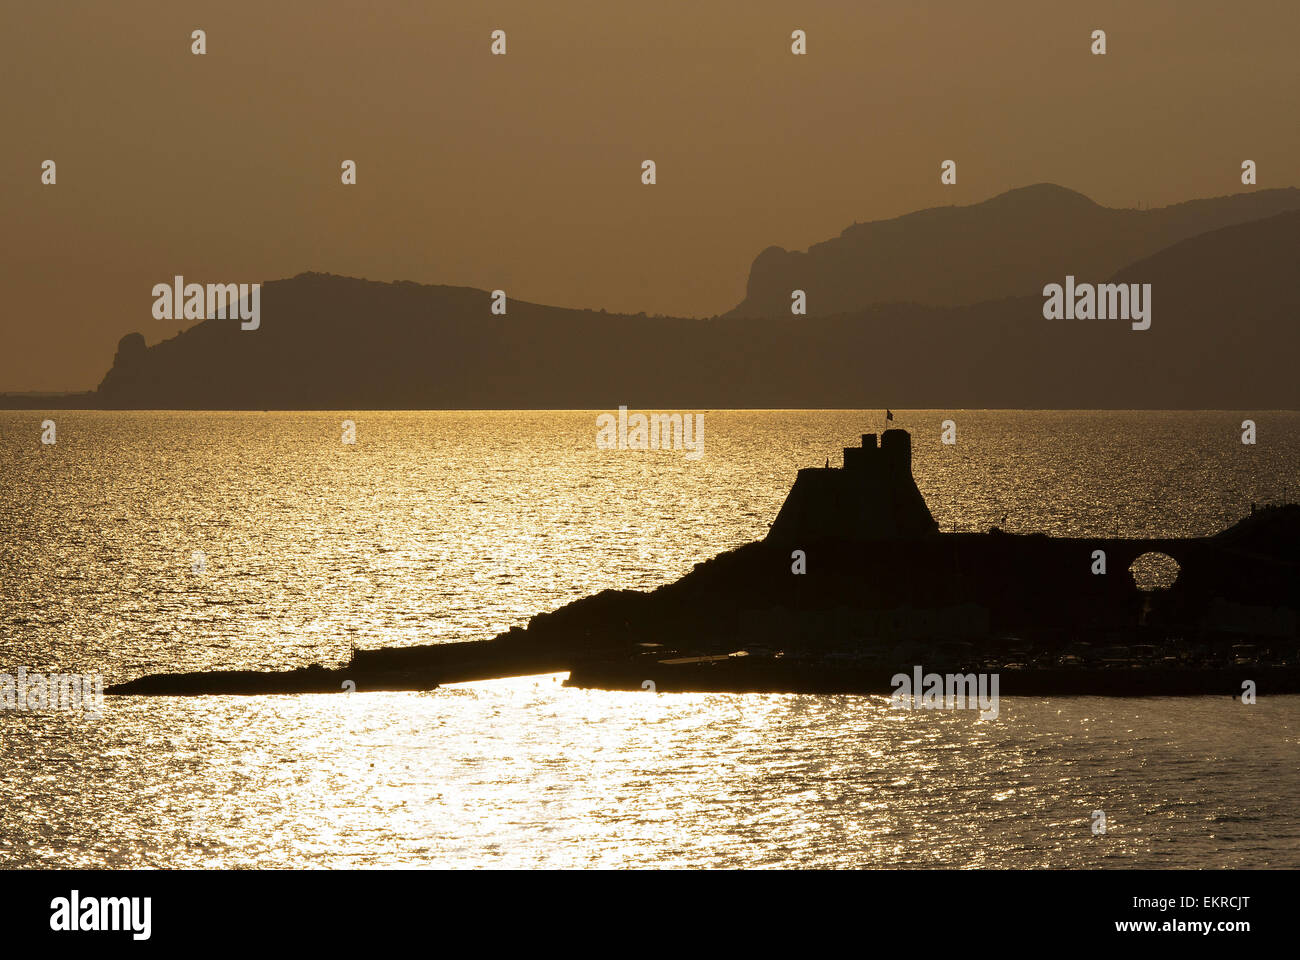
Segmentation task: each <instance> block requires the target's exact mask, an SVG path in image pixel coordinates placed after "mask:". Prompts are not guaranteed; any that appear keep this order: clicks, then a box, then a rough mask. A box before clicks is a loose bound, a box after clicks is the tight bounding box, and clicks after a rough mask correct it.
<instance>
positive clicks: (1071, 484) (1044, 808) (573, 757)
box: [0, 411, 1300, 867]
mask: <svg viewBox="0 0 1300 960" xmlns="http://www.w3.org/2000/svg"><path fill="white" fill-rule="evenodd" d="M896 416H897V418H898V419H897V423H896V425H899V426H903V427H906V428H908V429H910V430H911V431H912V432H913V434H914V472H915V474H916V478H917V483H918V485H919V486H920V488H921V491H922V493H923V494H924V495H925V496H926V498H927V500H928V502H929V504H930V507H931V509H932V511H933V512H934V514H935V517H936V519H937V520H939V522H940V523H941V524H942V525H943V527H944V528H945V529H950V528H952V526H953V525H954V524H956V525H957V526H958V527H959V528H965V529H974V528H976V527H987V526H988V525H989V524H991V523H994V522H1001V520H1002V517H1003V515H1006V516H1007V520H1006V522H1005V523H1003V524H1002V525H1003V526H1005V527H1006V528H1008V529H1011V530H1024V531H1029V530H1044V531H1047V532H1051V533H1057V534H1070V535H1083V534H1103V533H1104V534H1108V535H1113V534H1114V532H1115V530H1116V529H1118V530H1119V531H1120V533H1121V534H1125V535H1129V534H1132V535H1138V534H1141V535H1157V534H1159V535H1200V534H1207V533H1213V532H1214V531H1216V530H1218V529H1220V528H1221V527H1222V526H1223V525H1224V524H1225V523H1226V522H1228V521H1229V520H1230V519H1235V518H1236V517H1239V516H1240V515H1242V514H1243V513H1245V512H1247V511H1248V510H1249V505H1250V503H1251V502H1252V501H1255V502H1268V501H1276V500H1281V499H1283V497H1284V496H1287V495H1288V494H1289V496H1290V498H1291V499H1295V498H1296V496H1297V480H1298V479H1300V414H1295V413H1267V412H1260V411H1250V412H1244V413H1243V412H1209V413H1074V412H1053V413H1041V412H1019V411H1017V412H1007V411H957V412H953V411H925V412H898V413H897V414H896ZM1247 417H1250V418H1252V419H1254V420H1256V422H1257V423H1258V426H1259V442H1258V443H1257V444H1256V445H1254V446H1246V445H1243V444H1242V443H1241V442H1240V437H1241V428H1240V424H1241V422H1242V420H1243V419H1245V418H1247ZM46 418H51V419H54V420H55V421H56V424H57V443H55V444H54V445H52V446H51V445H43V444H41V442H40V436H41V421H42V420H44V419H46ZM345 418H347V419H352V420H354V421H355V422H356V428H357V433H356V443H355V444H344V443H342V442H341V436H342V427H341V422H342V420H343V419H345ZM949 418H950V419H953V420H955V421H956V423H957V425H958V443H957V444H956V445H955V446H944V445H942V444H941V443H940V442H939V433H940V422H941V421H942V420H944V419H949ZM881 427H882V424H881V423H880V422H879V415H878V414H864V413H860V412H852V411H844V412H835V411H829V412H826V411H818V412H803V411H752V412H750V411H746V412H737V411H709V412H706V414H705V434H704V456H703V457H702V458H701V459H700V460H698V461H692V460H688V459H687V458H685V457H684V456H683V455H682V454H681V453H672V452H652V453H641V452H636V451H622V452H619V451H607V450H598V449H597V448H596V445H595V432H596V427H595V413H594V412H558V413H552V412H522V413H519V412H474V413H455V412H452V413H408V412H398V413H352V414H349V413H264V414H257V413H253V414H249V413H174V412H157V413H99V412H76V411H61V412H57V413H54V414H48V413H41V412H31V413H29V412H6V411H0V591H2V592H0V672H8V673H14V672H16V670H17V667H18V666H19V665H23V666H26V667H27V668H28V669H29V670H47V671H83V672H99V673H103V674H104V675H105V676H106V678H108V679H109V680H118V679H124V678H128V677H133V676H138V675H141V674H144V673H151V672H157V671H162V670H182V669H199V668H236V667H256V668H272V667H286V666H298V665H302V664H306V663H311V662H319V663H326V664H337V663H341V662H343V661H345V660H346V659H347V656H348V651H349V646H350V645H351V644H353V643H355V644H356V645H358V646H365V647H370V646H379V645H398V644H413V643H428V642H437V641H449V640H462V639H479V638H484V637H489V636H492V635H493V634H495V633H497V632H499V631H501V630H503V629H506V628H508V627H509V626H511V625H514V624H522V623H524V622H526V620H527V619H528V617H529V616H531V615H532V614H534V613H537V612H540V611H543V610H549V609H554V608H555V607H558V606H560V605H562V604H564V603H567V602H569V601H571V600H575V599H578V598H580V597H583V596H586V595H588V594H591V593H594V592H596V591H598V590H601V589H604V588H607V587H620V588H637V589H649V588H653V587H655V586H658V585H660V584H662V583H667V582H670V581H672V580H674V579H676V578H677V577H679V576H681V575H682V574H683V573H685V572H687V571H688V570H689V569H690V568H691V566H692V565H693V564H695V563H697V562H699V561H701V560H705V559H707V558H709V557H711V556H713V555H715V554H716V553H718V552H720V551H722V550H726V549H729V548H731V547H734V546H737V545H739V544H741V543H745V542H747V541H750V540H753V539H757V538H759V537H761V536H763V534H764V533H765V531H766V528H767V524H768V523H769V522H770V521H771V520H772V518H773V517H775V515H776V511H777V510H778V508H779V507H780V504H781V502H782V500H783V499H784V497H785V494H786V492H787V491H788V489H789V486H790V484H791V483H792V482H793V479H794V474H795V471H796V470H797V469H798V468H799V467H802V466H813V465H821V464H822V462H823V461H824V459H825V458H827V457H829V458H830V459H831V462H832V464H836V463H838V462H839V452H838V451H839V448H841V447H843V446H847V445H855V444H856V442H857V439H858V434H860V433H862V432H864V431H878V430H879V429H880V428H881ZM196 552H197V553H199V554H201V560H202V567H201V570H202V572H196V560H197V559H200V558H196ZM0 737H2V738H3V739H2V740H0V859H2V860H3V861H5V862H6V863H7V864H10V865H20V866H42V865H43V866H65V865H66V866H98V865H105V866H115V867H126V866H145V865H149V866H198V865H211V866H344V865H366V866H391V865H413V866H418V865H489V866H514V865H584V864H602V865H610V866H612V865H619V864H626V865H658V866H669V865H707V866H742V865H757V866H781V865H790V866H895V865H902V866H939V865H943V866H962V867H966V866H1156V867H1164V866H1168V867H1191V866H1290V867H1295V866H1300V773H1298V772H1297V771H1298V769H1300V697H1278V698H1264V699H1262V700H1261V701H1260V702H1259V703H1258V704H1256V705H1254V706H1251V707H1246V706H1244V705H1242V704H1240V703H1238V702H1237V701H1234V700H1232V699H1229V698H1226V697H1225V698H1222V699H1217V698H1198V699H1176V698H1151V699H1137V700H1109V699H1105V698H1048V699H1004V700H1003V702H1002V704H1001V711H1000V716H999V717H998V718H997V719H996V720H990V721H980V720H978V719H977V718H976V717H975V716H973V715H972V714H969V713H965V712H958V713H942V712H919V713H915V714H911V713H901V712H897V711H891V710H889V709H888V707H887V705H886V702H885V699H884V698H880V697H810V696H743V697H742V696H730V695H728V696H722V695H656V694H649V693H601V692H586V691H578V690H568V689H564V688H562V687H561V686H560V684H559V682H558V679H557V678H555V677H542V678H524V679H518V680H503V681H493V682H489V683H480V684H467V685H456V686H451V687H445V688H442V689H439V690H436V691H431V692H428V693H419V694H416V693H410V694H402V693H371V694H367V693H358V694H355V695H349V696H344V695H339V696H295V697H266V698H226V697H205V698H193V699H183V698H159V699H147V698H146V699H136V698H110V699H108V700H107V701H106V703H105V712H104V714H103V716H102V717H100V718H95V717H93V716H86V715H82V714H64V713H57V712H44V713H23V712H14V711H0ZM1097 809H1101V810H1104V811H1105V813H1106V817H1107V821H1108V831H1107V833H1106V835H1105V836H1101V837H1099V836H1094V835H1093V834H1092V832H1091V830H1090V823H1091V822H1092V821H1091V814H1092V811H1093V810H1097Z"/></svg>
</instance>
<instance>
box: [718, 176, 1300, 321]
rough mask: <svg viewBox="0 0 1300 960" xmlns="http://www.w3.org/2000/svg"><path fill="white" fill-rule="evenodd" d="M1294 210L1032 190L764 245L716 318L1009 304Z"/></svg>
mask: <svg viewBox="0 0 1300 960" xmlns="http://www.w3.org/2000/svg"><path fill="white" fill-rule="evenodd" d="M1297 209H1300V190H1298V189H1296V188H1294V187H1288V188H1283V189H1274V190H1257V191H1253V192H1250V193H1240V194H1235V195H1232V196H1225V197H1215V198H1211V199H1205V200H1191V201H1188V202H1186V203H1179V204H1175V205H1173V206H1169V207H1162V208H1160V209H1157V210H1136V209H1128V210H1124V209H1112V208H1109V207H1103V206H1101V205H1099V204H1097V203H1094V202H1093V201H1092V200H1090V199H1089V198H1088V197H1086V196H1084V195H1083V194H1081V193H1077V192H1075V191H1073V190H1069V189H1066V188H1065V187H1060V186H1057V185H1056V184H1051V183H1040V184H1034V185H1032V186H1028V187H1020V188H1017V189H1015V190H1009V191H1007V192H1006V193H1002V194H999V195H998V196H996V197H992V198H990V199H988V200H985V201H983V202H981V203H974V204H970V205H968V206H944V207H931V208H929V209H927V210H919V211H916V212H915V213H909V214H905V215H903V216H901V217H895V218H893V219H891V220H876V221H872V222H870V223H860V224H854V225H853V226H850V227H848V228H846V229H845V230H844V231H843V232H842V233H841V234H840V235H839V236H838V237H836V238H834V239H832V240H826V241H823V242H821V243H816V244H813V245H812V246H811V247H809V248H808V250H807V251H806V252H799V251H787V250H784V249H783V248H781V247H776V246H770V247H767V248H766V249H765V250H763V251H762V252H761V253H760V254H759V255H758V256H757V257H756V258H755V260H754V263H753V265H752V267H751V268H750V274H749V282H748V285H747V288H746V295H745V299H744V301H742V302H741V303H740V304H739V305H738V306H737V307H736V308H735V309H733V310H731V311H729V312H728V313H727V314H726V316H747V317H789V316H791V313H790V303H791V292H792V291H794V290H803V291H805V292H806V294H807V307H808V315H809V316H828V315H831V314H835V313H844V312H847V311H851V310H858V309H863V308H866V307H869V306H872V305H875V304H881V303H896V302H912V303H920V304H925V305H931V306H961V305H967V304H973V303H980V302H983V301H987V300H994V299H997V298H999V297H1008V296H1018V295H1020V294H1021V293H1023V292H1024V291H1025V290H1028V289H1033V288H1034V287H1035V285H1037V286H1041V285H1042V284H1043V283H1046V282H1049V280H1050V278H1052V277H1058V278H1059V277H1064V276H1065V275H1066V274H1073V275H1075V276H1077V277H1080V278H1091V279H1093V280H1095V279H1097V278H1100V277H1107V276H1110V275H1111V274H1112V273H1114V272H1115V271H1116V270H1118V269H1120V268H1121V267H1122V266H1124V265H1125V264H1127V263H1131V262H1133V261H1135V260H1138V259H1141V258H1143V257H1147V256H1150V255H1151V254H1153V253H1155V252H1157V251H1158V250H1161V249H1163V248H1165V247H1168V246H1170V245H1172V244H1174V243H1177V242H1179V241H1181V240H1185V239H1187V238H1189V237H1192V236H1195V235H1197V234H1201V233H1207V232H1209V231H1211V230H1217V229H1220V228H1222V227H1225V226H1231V225H1233V224H1237V223H1244V222H1249V221H1253V220H1260V219H1263V218H1265V217H1269V216H1272V215H1274V214H1277V213H1282V212H1286V211H1288V210H1297Z"/></svg>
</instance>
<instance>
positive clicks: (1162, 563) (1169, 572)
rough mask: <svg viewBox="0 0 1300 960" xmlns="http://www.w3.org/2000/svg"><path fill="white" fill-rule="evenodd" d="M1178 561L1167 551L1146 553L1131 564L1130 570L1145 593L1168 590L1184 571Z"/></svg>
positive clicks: (1138, 586)
mask: <svg viewBox="0 0 1300 960" xmlns="http://www.w3.org/2000/svg"><path fill="white" fill-rule="evenodd" d="M1182 569H1183V568H1182V567H1181V566H1179V564H1178V561H1177V560H1175V559H1174V558H1173V557H1171V556H1169V554H1167V553H1156V552H1154V551H1152V552H1150V553H1144V554H1142V555H1141V556H1139V557H1137V558H1135V559H1134V560H1133V562H1132V563H1131V564H1129V568H1128V572H1129V575H1130V576H1132V577H1133V582H1134V583H1135V584H1136V585H1137V588H1138V589H1139V590H1141V591H1142V592H1143V593H1151V592H1152V591H1154V590H1168V589H1169V588H1170V587H1172V586H1173V585H1174V582H1175V581H1176V580H1177V579H1178V574H1179V573H1180V572H1181V571H1182Z"/></svg>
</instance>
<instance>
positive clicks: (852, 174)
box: [0, 0, 1300, 390]
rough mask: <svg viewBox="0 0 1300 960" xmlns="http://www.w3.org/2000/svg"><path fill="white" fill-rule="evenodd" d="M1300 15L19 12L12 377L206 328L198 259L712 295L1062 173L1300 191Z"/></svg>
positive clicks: (727, 299) (2, 209) (11, 9)
mask: <svg viewBox="0 0 1300 960" xmlns="http://www.w3.org/2000/svg"><path fill="white" fill-rule="evenodd" d="M196 28H201V29H203V30H205V31H206V33H207V53H206V55H204V56H194V55H192V54H191V53H190V44H191V40H190V34H191V31H193V30H194V29H196ZM796 28H799V29H803V30H805V31H806V32H807V36H808V55H807V56H803V57H797V56H793V55H792V54H791V52H790V33H791V31H792V30H794V29H796ZM494 29H503V30H505V31H506V33H507V44H508V46H507V50H508V52H507V54H506V55H505V56H504V57H500V56H491V55H490V53H489V46H490V34H491V32H492V31H493V30H494ZM1094 29H1104V30H1105V31H1106V33H1107V43H1108V52H1107V54H1106V56H1104V57H1099V56H1092V55H1091V54H1090V52H1089V46H1090V42H1091V41H1090V37H1089V35H1090V33H1091V32H1092V31H1093V30H1094ZM1297 36H1300V4H1298V3H1295V2H1294V0H1276V2H1259V0H1241V2H1233V3H1226V2H1219V3H1211V2H1195V0H1140V2H1133V0H1122V2H1104V0H1101V2H1099V0H1089V2H1051V3H1047V2H1042V0H1024V2H1021V0H1015V2H1001V0H999V2H996V3H988V4H982V3H971V2H969V0H952V2H947V0H944V2H938V0H936V2H923V0H907V2H874V0H872V2H866V0H864V2H861V3H858V2H849V0H835V2H831V0H799V2H788V0H787V2H774V0H744V2H740V0H737V2H715V0H655V2H653V3H648V2H646V3H631V2H625V0H617V2H615V0H544V2H543V0H526V2H500V3H483V2H468V0H460V2H454V3H452V2H439V0H419V2H415V0H409V2H408V0H400V2H399V0H359V2H330V0H310V2H308V0H274V2H270V0H260V2H241V0H224V2H213V3H177V2H161V0H160V2H152V0H148V2H145V0H121V2H114V3H106V2H103V0H93V2H67V0H50V2H45V3H23V4H5V5H4V7H3V9H2V10H0V78H2V79H3V85H2V87H0V125H2V127H3V130H4V137H3V141H2V148H0V182H3V184H4V187H3V189H0V223H3V227H4V229H3V244H4V250H3V256H2V257H0V288H2V289H3V291H4V294H5V311H4V317H3V319H0V390H6V389H8V390H31V389H87V388H91V387H93V386H94V385H95V384H97V383H98V381H99V379H100V377H101V376H102V375H103V373H104V372H105V370H107V368H108V366H109V364H110V363H111V361H112V356H113V351H114V349H115V347H116V344H117V341H118V339H119V338H120V337H121V336H122V335H123V334H125V333H128V332H130V331H140V332H142V333H143V334H144V335H145V338H146V340H147V341H148V342H149V343H154V342H156V341H158V340H159V339H162V338H164V337H166V336H170V335H172V334H174V333H175V332H176V328H177V327H178V326H179V325H180V323H179V322H177V321H166V320H163V321H158V320H155V319H153V317H152V316H151V307H152V303H153V297H152V295H151V292H150V291H151V289H152V287H153V285H154V284H155V283H158V282H166V281H169V280H170V278H171V277H172V276H173V275H175V274H183V275H184V276H185V277H186V279H187V280H193V281H197V282H252V281H258V280H271V279H278V278H281V277H286V276H292V275H293V274H295V273H299V272H302V271H305V270H318V271H327V272H332V273H340V274H348V275H353V276H362V277H367V278H371V279H376V280H396V279H406V280H415V281H419V282H423V283H449V284H463V285H469V286H476V287H481V288H485V289H493V288H498V287H500V288H504V289H505V290H506V291H507V293H508V294H509V296H510V297H511V299H522V300H531V301H535V302H543V303H550V304H556V305H560V306H573V307H591V308H601V307H604V308H606V309H609V310H611V311H615V310H617V311H628V312H636V311H641V310H644V311H646V312H648V313H671V314H677V315H688V316H707V315H711V314H715V313H720V312H723V311H725V310H728V309H730V308H731V307H733V306H735V305H736V304H737V303H738V302H739V301H740V299H741V298H742V296H743V293H744V288H745V280H746V277H747V275H748V270H749V264H750V262H751V261H752V259H753V257H754V256H755V255H756V254H757V253H758V252H759V251H760V250H762V249H763V248H764V247H767V246H769V245H773V244H776V245H779V246H783V247H786V248H788V249H802V248H805V247H807V246H808V245H809V244H811V243H815V242H817V241H820V240H824V239H827V238H830V237H833V236H835V235H837V234H838V233H839V232H840V231H841V230H842V229H843V228H844V227H846V226H848V225H849V224H851V223H853V222H855V221H859V222H860V221H866V220H873V219H879V218H883V217H891V216H896V215H898V214H902V213H906V212H909V211H911V210H915V209H919V208H923V207H928V206H936V205H940V204H946V203H970V202H974V201H978V200H982V199H985V198H987V197H990V196H993V195H995V194H997V193H1000V192H1002V191H1004V190H1007V189H1010V188H1012V187H1016V186H1023V185H1026V184H1030V183H1036V182H1041V181H1051V182H1055V183H1059V184H1061V185H1063V186H1066V187H1070V188H1072V189H1075V190H1078V191H1081V192H1083V193H1085V194H1087V195H1089V196H1090V197H1092V198H1093V199H1094V200H1096V201H1098V202H1100V203H1103V204H1106V205H1109V206H1134V205H1136V204H1137V203H1138V202H1139V201H1140V202H1142V203H1143V204H1144V205H1147V204H1150V205H1152V206H1160V205H1164V204H1169V203H1176V202H1179V201H1182V200H1187V199H1192V198H1197V197H1208V196H1219V195H1223V194H1228V193H1236V192H1239V191H1241V190H1243V189H1248V188H1244V187H1242V185H1241V183H1240V179H1239V177H1240V165H1241V161H1242V160H1244V159H1252V160H1255V161H1256V163H1257V164H1258V168H1259V187H1261V188H1263V187H1279V186H1295V185H1300V124H1298V123H1297V110H1296V106H1297V93H1298V92H1300V65H1298V64H1300V57H1297V55H1296V52H1295V48H1294V44H1295V40H1296V37H1297ZM47 159H53V160H55V161H56V163H57V164H58V168H57V169H58V183H57V185H55V186H43V185H41V183H40V172H41V171H40V166H41V162H42V161H44V160H47ZM345 159H350V160H355V161H356V162H357V165H358V176H357V179H358V183H357V185H356V186H355V187H345V186H343V185H342V184H341V183H340V182H339V173H340V169H339V165H340V163H341V162H342V161H343V160H345ZM646 159H653V160H655V162H656V164H657V166H658V183H657V184H655V185H654V186H652V187H647V186H644V185H642V184H641V179H640V172H641V162H642V161H643V160H646ZM947 159H952V160H955V161H957V165H958V169H957V172H958V182H957V185H956V186H952V187H944V186H941V184H940V182H939V164H940V162H941V161H943V160H947ZM1033 292H1036V291H1027V293H1033Z"/></svg>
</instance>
